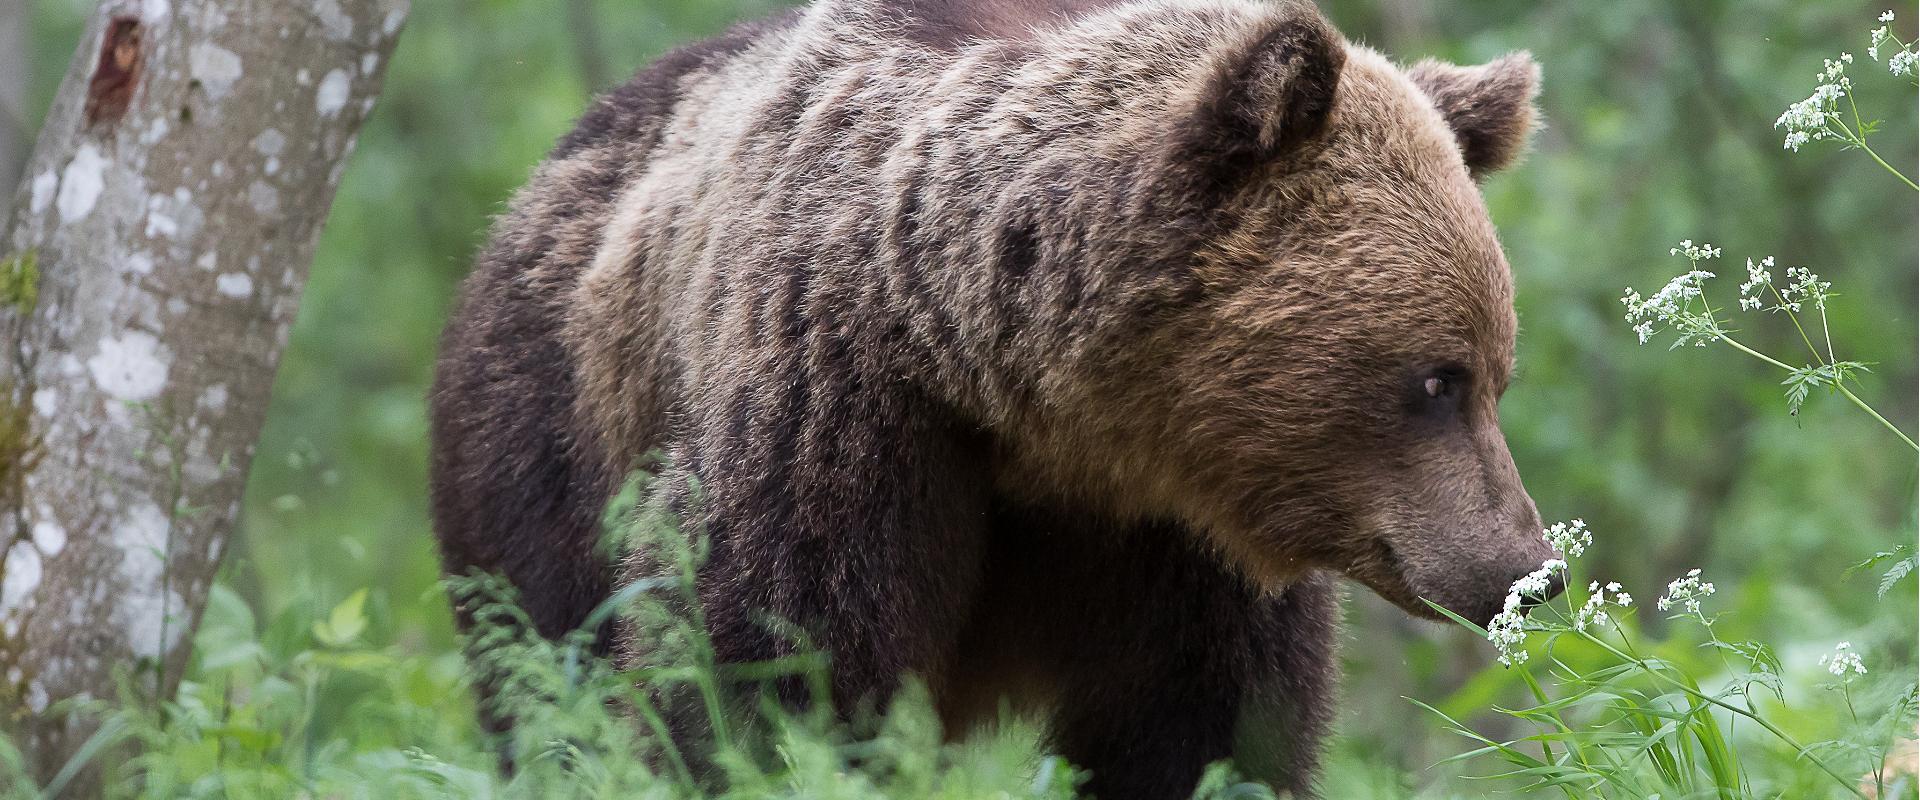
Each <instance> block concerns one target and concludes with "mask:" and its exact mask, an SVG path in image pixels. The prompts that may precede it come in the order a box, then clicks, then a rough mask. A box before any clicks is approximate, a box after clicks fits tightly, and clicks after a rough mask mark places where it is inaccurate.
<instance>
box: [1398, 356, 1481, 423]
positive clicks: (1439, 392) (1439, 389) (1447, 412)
mask: <svg viewBox="0 0 1920 800" xmlns="http://www.w3.org/2000/svg"><path fill="white" fill-rule="evenodd" d="M1412 383H1413V385H1412V386H1411V387H1409V388H1410V389H1411V390H1412V393H1411V396H1412V398H1413V399H1412V402H1411V408H1409V409H1408V410H1409V411H1411V412H1412V413H1414V414H1415V415H1417V416H1420V417H1423V418H1427V419H1448V418H1452V416H1453V414H1454V412H1455V411H1457V410H1459V407H1460V402H1461V398H1462V397H1464V396H1465V395H1466V392H1467V383H1468V375H1467V370H1466V368H1464V367H1461V366H1459V365H1457V364H1445V365H1442V366H1437V367H1429V368H1426V369H1422V370H1420V371H1419V372H1416V373H1414V375H1413V381H1412Z"/></svg>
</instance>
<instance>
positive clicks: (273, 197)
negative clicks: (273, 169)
mask: <svg viewBox="0 0 1920 800" xmlns="http://www.w3.org/2000/svg"><path fill="white" fill-rule="evenodd" d="M269 163H271V159H269ZM247 205H250V206H253V213H255V214H259V215H260V216H262V217H272V216H277V215H278V214H279V213H280V190H279V189H275V188H273V186H272V185H271V184H268V183H267V182H266V181H254V182H253V183H252V184H249V185H248V186H247Z"/></svg>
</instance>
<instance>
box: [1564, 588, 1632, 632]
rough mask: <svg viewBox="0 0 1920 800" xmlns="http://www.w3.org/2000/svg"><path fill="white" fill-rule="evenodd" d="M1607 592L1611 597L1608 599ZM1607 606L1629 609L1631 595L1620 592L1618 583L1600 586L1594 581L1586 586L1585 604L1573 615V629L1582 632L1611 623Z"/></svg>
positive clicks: (1611, 619)
mask: <svg viewBox="0 0 1920 800" xmlns="http://www.w3.org/2000/svg"><path fill="white" fill-rule="evenodd" d="M1609 592H1611V593H1612V597H1608V593H1609ZM1609 605H1613V606H1618V607H1620V608H1630V607H1632V606H1633V595H1630V594H1627V593H1626V592H1623V591H1620V584H1619V583H1609V584H1607V585H1606V586H1601V585H1600V582H1599V581H1594V582H1592V583H1589V584H1587V604H1586V605H1584V606H1581V607H1580V611H1579V612H1578V613H1576V614H1575V615H1574V617H1573V629H1574V630H1576V631H1584V630H1586V629H1587V627H1588V626H1595V627H1599V626H1604V625H1607V624H1609V623H1611V622H1612V621H1613V618H1612V617H1610V616H1608V615H1607V606H1609Z"/></svg>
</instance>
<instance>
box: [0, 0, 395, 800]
mask: <svg viewBox="0 0 1920 800" xmlns="http://www.w3.org/2000/svg"><path fill="white" fill-rule="evenodd" d="M3 1H4V0H0V2H3ZM405 17H406V0H144V2H143V1H142V0H106V2H104V3H102V5H101V6H100V8H99V10H98V11H97V12H96V13H95V14H94V16H93V18H92V20H91V21H90V22H89V24H88V25H87V29H86V34H85V36H84V37H83V38H82V40H81V43H80V48H79V52H78V53H77V54H76V55H75V56H74V60H73V62H72V65H71V66H70V67H69V69H68V72H67V76H66V79H65V81H64V82H63V83H62V84H61V89H60V93H59V95H58V97H57V99H56V100H55V102H54V106H53V109H52V111H51V112H50V113H49V114H48V116H47V122H46V126H45V128H44V129H43V131H42V133H41V135H40V139H39V142H38V144H37V145H36V147H35V148H34V153H33V157H32V159H31V160H30V161H29V162H28V166H27V168H26V170H25V172H24V176H23V178H22V181H21V184H22V185H21V189H20V192H19V193H18V194H17V195H16V196H15V198H14V211H13V216H12V224H11V226H10V228H8V229H7V231H6V235H5V238H0V348H4V349H3V350H0V726H4V727H5V728H6V729H7V730H9V731H10V732H11V733H12V734H13V736H14V737H15V740H14V741H15V743H16V744H17V745H20V746H22V747H23V749H24V750H25V752H26V754H27V755H28V757H29V759H30V760H31V762H32V767H33V768H34V770H35V771H36V772H37V773H38V774H39V775H40V776H41V778H42V779H43V780H44V779H45V778H46V776H48V775H51V774H53V773H54V771H56V770H58V769H59V768H60V766H61V765H62V764H63V763H64V762H65V761H66V760H67V759H68V758H69V757H70V756H71V754H72V753H73V752H74V751H75V749H76V748H77V747H78V746H79V745H80V744H81V743H83V742H84V741H85V740H86V738H87V737H88V736H89V735H90V733H91V730H92V725H91V723H89V722H88V721H87V720H85V719H82V718H79V717H77V716H74V715H68V714H64V713H61V709H59V708H51V709H50V706H51V705H52V704H56V703H59V702H60V701H62V700H65V699H68V698H76V697H89V696H90V697H94V698H111V697H113V696H114V693H115V691H116V688H117V687H118V686H119V685H120V683H119V681H121V680H131V681H132V685H133V686H134V687H135V688H136V689H138V690H140V691H142V692H152V693H153V696H155V697H165V696H167V695H169V694H170V693H171V692H172V691H173V689H174V687H175V685H176V684H177V683H178V682H179V680H180V675H181V672H182V671H183V669H184V667H185V664H186V659H187V656H188V653H189V651H190V650H191V648H190V647H187V646H186V644H187V643H188V642H190V641H191V638H192V637H191V634H192V632H193V630H194V628H195V626H196V625H197V624H198V622H199V617H200V611H201V609H202V607H203V605H204V602H205V600H206V596H207V589H208V586H209V584H210V583H211V581H212V580H213V576H214V572H215V570H216V569H217V568H218V566H219V563H220V557H221V554H222V552H223V551H224V550H225V549H226V543H227V537H228V534H229V533H230V532H231V531H232V529H233V527H234V523H235V518H236V516H237V514H238V513H239V510H240V495H241V489H242V485H243V482H244V479H245V477H246V474H247V465H248V462H249V461H250V457H251V456H252V454H253V446H254V440H255V438H256V436H257V435H258V434H259V431H260V425H261V421H262V416H263V415H264V413H265V411H266V407H267V395H268V391H269V389H270V387H271V385H272V382H273V374H274V367H275V365H276V364H277V363H278V362H279V358H280V352H281V349H282V347H283V346H284V345H285V343H286V339H287V331H288V327H289V326H290V325H291V324H292V322H293V316H294V309H295V306H296V305H297V303H298V300H299V296H300V289H301V286H302V285H303V284H304V282H305V278H306V270H307V266H308V263H309V261H310V260H311V258H312V256H313V249H314V245H315V243H316V241H317V240H318V238H319V234H320V226H321V223H322V222H323V221H324V220H325V218H326V214H327V207H328V205H329V203H330V202H331V201H332V197H333V193H334V189H335V187H336V186H337V185H338V184H339V182H340V175H341V172H342V171H343V170H344V168H345V164H346V159H347V154H348V153H349V152H350V151H351V150H352V149H353V143H354V137H355V134H356V132H357V131H358V129H359V126H360V123H361V121H362V120H364V119H366V116H367V113H368V112H369V111H371V110H372V108H373V104H374V98H375V97H376V95H377V94H378V91H379V88H380V80H381V74H382V68H383V67H384V66H385V65H386V62H387V57H388V55H390V54H391V53H392V50H393V44H394V40H395V36H396V34H397V33H398V32H399V29H400V26H401V23H402V21H404V19H405Z"/></svg>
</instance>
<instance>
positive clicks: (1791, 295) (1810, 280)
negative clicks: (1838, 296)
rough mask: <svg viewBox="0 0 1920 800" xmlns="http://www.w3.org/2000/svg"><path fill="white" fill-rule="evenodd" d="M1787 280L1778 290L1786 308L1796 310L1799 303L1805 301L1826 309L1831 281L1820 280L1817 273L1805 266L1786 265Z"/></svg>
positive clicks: (1799, 305) (1798, 307)
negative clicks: (1784, 285) (1785, 284)
mask: <svg viewBox="0 0 1920 800" xmlns="http://www.w3.org/2000/svg"><path fill="white" fill-rule="evenodd" d="M1787 281H1788V284H1787V286H1786V287H1784V288H1782V289H1781V290H1780V297H1781V299H1782V301H1783V307H1784V308H1786V310H1788V311H1794V312H1798V311H1799V310H1800V308H1801V304H1802V303H1807V302H1811V303H1813V307H1814V308H1816V309H1822V310H1824V309H1826V307H1827V297H1828V296H1829V290H1831V289H1832V288H1833V283H1832V282H1831V281H1823V280H1820V276H1819V275H1815V274H1813V271H1812V270H1809V269H1807V268H1806V267H1788V268H1787Z"/></svg>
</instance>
